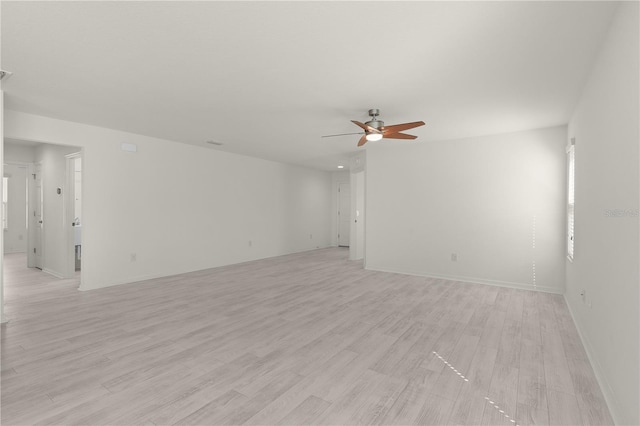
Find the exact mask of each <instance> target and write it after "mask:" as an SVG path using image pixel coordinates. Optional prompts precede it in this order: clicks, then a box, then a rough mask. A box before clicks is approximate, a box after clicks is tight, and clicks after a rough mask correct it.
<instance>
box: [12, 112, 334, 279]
mask: <svg viewBox="0 0 640 426" xmlns="http://www.w3.org/2000/svg"><path fill="white" fill-rule="evenodd" d="M5 136H6V137H9V138H12V139H24V140H29V141H38V142H49V143H55V144H61V145H76V146H80V147H82V148H83V164H82V165H83V178H84V181H83V216H84V217H83V253H82V254H83V259H82V260H83V268H82V289H92V288H99V287H104V286H109V285H114V284H120V283H127V282H133V281H137V280H141V279H145V278H151V277H157V276H166V275H173V274H178V273H182V272H187V271H193V270H200V269H206V268H211V267H215V266H220V265H227V264H232V263H238V262H243V261H248V260H253V259H259V258H265V257H271V256H278V255H283V254H287V253H292V252H297V251H302V250H309V249H315V248H317V247H326V246H329V244H330V232H331V212H330V208H331V197H332V192H331V175H330V173H328V172H321V171H317V170H311V169H306V168H302V167H296V166H291V165H285V164H281V163H276V162H272V161H266V160H260V159H256V158H250V157H245V156H240V155H235V154H229V153H224V152H221V151H215V150H212V149H208V148H201V147H196V146H191V145H185V144H180V143H175V142H171V141H166V140H161V139H156V138H150V137H145V136H141V135H134V134H130V133H125V132H119V131H115V130H110V129H105V128H99V127H95V126H89V125H83V124H78V123H72V122H66V121H61V120H54V119H49V118H45V117H40V116H35V115H30V114H24V113H19V112H14V111H6V112H5ZM122 143H133V144H136V145H137V147H138V152H137V153H132V152H124V151H122V150H121V144H122ZM69 225H70V224H69ZM249 241H251V242H252V245H251V246H250V245H249ZM134 253H135V254H136V258H137V260H136V261H135V262H132V261H131V254H134Z"/></svg>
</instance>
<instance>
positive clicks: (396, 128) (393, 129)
mask: <svg viewBox="0 0 640 426" xmlns="http://www.w3.org/2000/svg"><path fill="white" fill-rule="evenodd" d="M420 126H424V121H414V122H412V123H402V124H393V125H391V126H384V127H383V128H382V133H383V134H384V135H385V137H386V135H387V134H388V133H398V132H401V131H403V130H409V129H413V128H414V127H420Z"/></svg>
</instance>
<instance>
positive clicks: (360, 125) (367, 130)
mask: <svg viewBox="0 0 640 426" xmlns="http://www.w3.org/2000/svg"><path fill="white" fill-rule="evenodd" d="M351 122H352V123H353V124H355V125H356V126H358V127H361V128H362V129H363V130H364V131H365V132H373V133H382V132H381V131H380V130H378V129H376V128H375V127H371V126H367V125H366V124H364V123H361V122H359V121H356V120H351ZM398 131H400V130H398Z"/></svg>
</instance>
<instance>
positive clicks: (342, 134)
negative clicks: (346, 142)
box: [320, 132, 362, 138]
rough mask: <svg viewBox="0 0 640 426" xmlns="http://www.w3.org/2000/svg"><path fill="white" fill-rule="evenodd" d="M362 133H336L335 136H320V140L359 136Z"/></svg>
mask: <svg viewBox="0 0 640 426" xmlns="http://www.w3.org/2000/svg"><path fill="white" fill-rule="evenodd" d="M361 134H362V132H357V133H338V134H337V135H324V136H320V137H321V138H333V137H336V136H346V135H361Z"/></svg>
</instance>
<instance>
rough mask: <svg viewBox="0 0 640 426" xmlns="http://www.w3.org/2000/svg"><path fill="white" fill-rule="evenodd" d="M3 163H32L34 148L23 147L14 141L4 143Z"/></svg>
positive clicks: (34, 159) (34, 157)
mask: <svg viewBox="0 0 640 426" xmlns="http://www.w3.org/2000/svg"><path fill="white" fill-rule="evenodd" d="M4 161H17V162H20V163H33V162H34V161H36V146H31V145H23V144H20V143H18V142H16V141H7V140H5V141H4Z"/></svg>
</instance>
